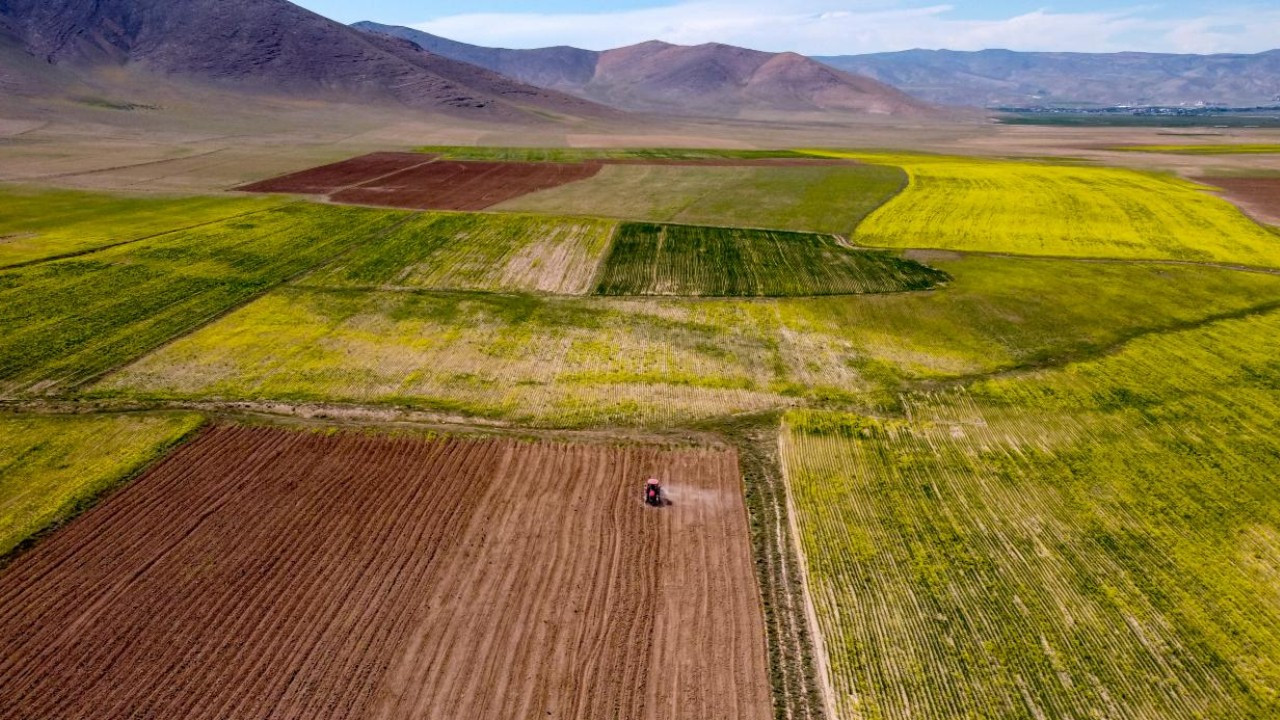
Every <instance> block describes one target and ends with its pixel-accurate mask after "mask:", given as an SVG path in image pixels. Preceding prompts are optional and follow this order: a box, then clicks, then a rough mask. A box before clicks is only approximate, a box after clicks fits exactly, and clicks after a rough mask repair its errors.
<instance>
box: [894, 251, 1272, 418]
mask: <svg viewBox="0 0 1280 720" xmlns="http://www.w3.org/2000/svg"><path fill="white" fill-rule="evenodd" d="M1274 274H1276V275H1280V271H1277V272H1276V273H1274ZM1276 312H1280V300H1268V301H1267V302H1264V303H1260V304H1258V305H1253V306H1251V307H1247V308H1242V309H1240V310H1231V311H1229V312H1222V313H1218V314H1216V315H1210V316H1208V317H1203V318H1200V319H1198V320H1187V321H1183V322H1177V323H1174V324H1172V325H1170V326H1168V327H1164V328H1159V329H1153V330H1146V331H1138V332H1133V333H1129V334H1127V335H1124V336H1123V337H1121V338H1119V339H1118V340H1116V341H1115V342H1113V343H1111V344H1110V345H1108V346H1106V347H1105V348H1101V349H1099V350H1098V351H1097V352H1093V353H1079V354H1068V355H1065V356H1063V357H1060V358H1054V359H1052V360H1050V361H1047V362H1041V363H1025V364H1022V365H1017V366H1014V367H1009V368H1005V369H1003V370H996V371H994V372H989V373H976V374H971V375H962V376H958V377H953V378H945V379H941V380H924V381H920V382H917V383H915V384H914V385H911V386H908V387H906V388H904V392H908V393H909V392H913V391H918V390H928V389H936V388H950V387H959V386H964V385H970V384H972V383H975V382H981V381H984V380H1001V379H1006V378H1018V377H1022V376H1025V375H1031V374H1034V373H1038V372H1044V371H1046V370H1061V369H1063V368H1066V367H1070V366H1071V365H1077V364H1079V363H1085V362H1094V361H1097V360H1102V359H1105V358H1108V357H1112V356H1114V355H1117V354H1119V353H1121V352H1123V351H1124V349H1125V348H1127V347H1128V346H1129V345H1131V344H1132V343H1134V342H1136V341H1138V340H1143V339H1145V338H1149V337H1159V336H1162V335H1175V334H1177V333H1186V332H1194V331H1196V330H1201V329H1204V328H1207V327H1210V326H1212V325H1217V324H1219V323H1225V322H1231V321H1233V320H1244V319H1247V318H1252V317H1260V316H1263V315H1271V314H1274V313H1276Z"/></svg>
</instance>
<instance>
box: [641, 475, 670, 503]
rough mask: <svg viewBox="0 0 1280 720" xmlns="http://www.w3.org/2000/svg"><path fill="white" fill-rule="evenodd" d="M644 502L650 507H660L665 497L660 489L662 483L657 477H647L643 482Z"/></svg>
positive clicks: (664, 501)
mask: <svg viewBox="0 0 1280 720" xmlns="http://www.w3.org/2000/svg"><path fill="white" fill-rule="evenodd" d="M644 502H645V504H646V505H650V506H652V507H662V506H663V505H665V504H666V502H667V498H666V495H665V494H664V493H663V491H662V483H661V482H658V479H657V478H649V480H648V481H647V482H646V483H645V484H644Z"/></svg>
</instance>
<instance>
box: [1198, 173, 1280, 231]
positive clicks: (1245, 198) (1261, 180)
mask: <svg viewBox="0 0 1280 720" xmlns="http://www.w3.org/2000/svg"><path fill="white" fill-rule="evenodd" d="M1202 182H1204V183H1206V184H1209V185H1213V186H1215V187H1219V188H1222V190H1224V191H1225V195H1226V197H1227V199H1229V200H1230V201H1231V202H1233V203H1235V204H1236V205H1239V206H1240V208H1241V209H1242V210H1244V211H1245V212H1247V213H1249V214H1250V215H1251V216H1253V217H1255V218H1257V219H1258V220H1260V221H1262V222H1269V223H1271V224H1273V225H1276V226H1280V177H1247V176H1245V177H1213V178H1204V179H1203V180H1202ZM1278 238H1280V236H1278Z"/></svg>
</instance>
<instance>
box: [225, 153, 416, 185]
mask: <svg viewBox="0 0 1280 720" xmlns="http://www.w3.org/2000/svg"><path fill="white" fill-rule="evenodd" d="M434 159H435V158H434V157H432V156H430V155H419V154H416V153H397V152H380V153H370V154H368V155H361V156H360V157H355V158H351V159H349V160H343V161H341V162H336V163H331V164H329V165H321V166H320V167H315V168H309V169H307V170H301V171H299V172H296V173H290V174H288V175H282V176H280V177H277V178H271V179H268V180H261V181H259V182H255V183H251V184H249V185H245V186H243V187H241V188H239V189H240V190H243V191H245V192H257V193H298V194H303V195H328V194H330V193H334V192H337V191H339V190H342V189H343V188H347V187H352V186H354V185H361V184H363V183H366V182H369V181H371V180H376V179H378V178H380V177H384V176H387V175H391V174H394V173H397V172H401V171H403V170H409V169H410V168H415V167H418V166H419V165H425V164H427V163H429V162H432V161H433V160H434Z"/></svg>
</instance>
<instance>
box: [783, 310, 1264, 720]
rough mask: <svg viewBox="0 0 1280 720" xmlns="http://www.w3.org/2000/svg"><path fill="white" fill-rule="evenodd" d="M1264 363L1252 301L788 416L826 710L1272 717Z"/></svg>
mask: <svg viewBox="0 0 1280 720" xmlns="http://www.w3.org/2000/svg"><path fill="white" fill-rule="evenodd" d="M1277 358H1280V313H1276V312H1271V313H1266V314H1260V315H1252V316H1247V317H1242V318H1239V319H1232V320H1225V321H1222V322H1219V323H1213V324H1209V325H1206V326H1204V327H1199V328H1195V329H1190V330H1187V331H1183V332H1174V333H1169V334H1163V335H1156V336H1152V337H1147V338H1142V339H1137V340H1135V341H1133V342H1132V343H1130V344H1129V345H1127V346H1126V347H1124V348H1123V349H1122V350H1121V351H1120V352H1118V353H1116V354H1114V355H1111V356H1108V357H1105V358H1102V359H1099V360H1093V361H1088V362H1083V363H1080V364H1076V365H1071V366H1069V367H1067V368H1064V369H1062V370H1054V371H1049V372H1041V373H1037V374H1032V375H1030V376H1020V377H1010V378H1005V379H998V380H989V381H985V382H980V383H977V384H975V385H974V386H972V387H971V388H969V389H968V390H967V391H966V390H955V391H949V392H941V393H930V394H915V395H911V396H909V398H908V399H907V413H906V416H907V417H908V418H909V421H888V422H879V421H873V420H868V419H865V418H861V419H860V418H858V417H855V416H840V415H829V414H827V415H824V414H812V413H805V414H796V415H794V416H792V418H791V422H790V423H789V424H788V427H787V430H786V432H785V434H784V441H783V453H784V457H785V460H786V465H787V468H788V474H789V484H790V487H791V489H792V492H793V493H794V502H795V506H796V510H797V517H798V521H799V528H800V537H801V540H802V544H803V547H804V551H805V553H806V555H807V557H808V567H809V578H810V583H811V589H812V592H813V596H814V598H815V604H816V605H817V609H818V615H819V618H820V624H821V627H822V629H823V634H824V637H825V647H826V653H827V655H828V657H829V661H830V662H829V665H830V675H831V678H832V680H833V683H834V685H835V695H836V700H837V703H838V707H839V710H840V716H841V717H845V718H856V717H877V718H908V717H909V718H923V719H929V718H957V717H1002V718H1028V719H1031V718H1044V717H1064V718H1065V717H1114V718H1153V719H1163V718H1173V717H1180V718H1181V717H1185V718H1191V717H1205V718H1228V717H1230V718H1262V717H1274V716H1276V714H1277V712H1280V691H1278V690H1277V688H1280V592H1278V591H1277V588H1278V587H1280V584H1278V583H1280V570H1278V568H1280V493H1277V486H1276V480H1277V478H1280V439H1277V435H1276V433H1275V429H1276V427H1277V426H1278V424H1280V392H1277V390H1280V361H1277Z"/></svg>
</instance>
